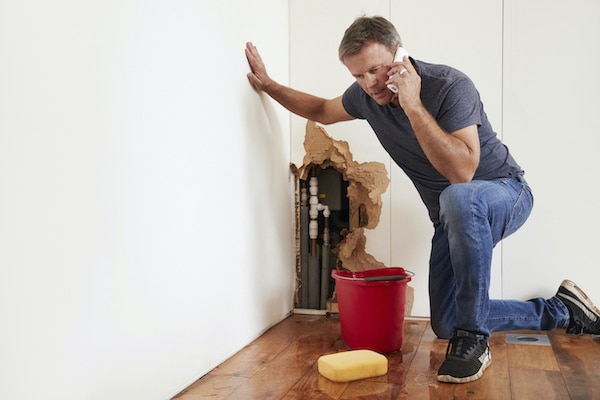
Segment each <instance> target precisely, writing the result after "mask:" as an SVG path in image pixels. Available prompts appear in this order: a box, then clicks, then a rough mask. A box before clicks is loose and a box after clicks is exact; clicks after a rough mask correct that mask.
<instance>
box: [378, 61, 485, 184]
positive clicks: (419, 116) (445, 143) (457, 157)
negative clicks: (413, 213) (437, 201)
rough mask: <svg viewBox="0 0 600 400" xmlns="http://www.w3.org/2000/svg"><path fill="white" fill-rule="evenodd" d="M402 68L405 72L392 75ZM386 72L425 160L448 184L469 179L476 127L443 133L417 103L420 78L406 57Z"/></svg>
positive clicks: (474, 156)
mask: <svg viewBox="0 0 600 400" xmlns="http://www.w3.org/2000/svg"><path fill="white" fill-rule="evenodd" d="M403 69H405V70H406V72H405V73H403V74H401V75H399V76H396V77H394V76H393V75H394V74H395V73H399V72H400V71H402V70H403ZM388 75H390V76H391V78H390V79H389V80H388V82H386V83H395V84H396V85H398V89H399V90H398V102H399V104H400V106H401V107H402V109H403V110H404V112H405V113H406V116H407V117H408V119H409V121H410V123H411V126H412V128H413V131H414V133H415V136H416V138H417V140H418V142H419V144H420V145H421V148H422V149H423V151H424V152H425V155H426V156H427V159H428V160H429V161H430V162H431V164H432V165H433V166H434V168H435V169H436V170H437V171H438V172H439V173H440V174H442V175H443V176H444V177H446V179H448V180H449V181H450V183H464V182H470V181H471V180H472V179H473V176H474V175H475V171H476V170H477V167H478V165H479V157H480V152H481V149H480V144H479V133H478V131H477V126H476V125H471V126H468V127H466V128H463V129H459V130H458V131H456V132H445V131H444V130H443V129H442V128H441V127H440V126H439V124H438V123H437V121H436V120H435V119H434V118H433V117H432V116H431V114H430V113H429V112H428V111H427V110H426V109H425V107H424V106H423V103H421V78H420V77H419V75H418V74H417V71H416V70H415V69H414V67H413V65H412V64H411V62H410V61H409V60H408V59H406V60H405V61H402V62H401V63H397V64H395V65H394V66H393V67H392V68H391V69H390V71H389V72H388Z"/></svg>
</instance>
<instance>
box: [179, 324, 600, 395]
mask: <svg viewBox="0 0 600 400" xmlns="http://www.w3.org/2000/svg"><path fill="white" fill-rule="evenodd" d="M510 333H514V332H510ZM521 333H532V331H521ZM533 333H536V334H540V332H533ZM547 335H548V337H549V338H550V342H551V343H552V347H548V346H546V347H544V346H533V345H525V344H522V345H514V344H506V341H505V340H506V337H505V336H506V335H505V334H504V333H494V334H493V335H492V337H491V338H490V350H491V353H492V365H491V366H490V367H489V368H488V370H487V371H486V372H485V374H484V376H483V377H482V378H481V379H479V380H477V381H475V382H471V383H467V384H458V385H457V384H447V383H440V382H438V381H437V370H438V368H439V366H440V365H441V363H442V362H443V360H444V359H445V355H446V347H447V344H448V341H447V340H440V339H437V338H436V337H435V334H434V333H433V331H432V330H431V327H430V325H429V323H428V322H425V321H406V322H405V328H404V344H403V348H402V350H401V351H400V352H396V353H392V354H387V355H386V356H387V357H388V360H389V370H388V373H387V374H386V375H384V376H381V377H375V378H370V379H363V380H360V381H355V382H350V383H335V382H331V381H329V380H328V379H326V378H324V377H323V376H321V375H320V374H319V373H318V370H317V360H318V358H319V357H320V356H321V355H324V354H329V353H334V352H339V351H347V350H349V348H348V347H347V346H346V344H345V343H344V342H343V341H342V339H341V333H340V327H339V319H338V318H336V317H333V318H329V319H328V318H325V317H322V316H300V315H294V316H291V317H289V318H287V319H286V320H284V321H283V322H281V323H280V324H278V325H277V326H275V327H274V328H272V329H270V330H269V331H267V332H265V334H264V335H262V336H261V337H260V338H258V339H257V340H255V341H254V342H252V343H251V344H249V345H248V346H246V347H245V348H244V349H243V350H242V351H240V352H239V353H238V354H236V355H234V356H233V357H231V358H230V359H229V360H227V361H226V362H224V363H223V364H222V365H220V366H219V367H217V368H215V369H214V370H213V371H211V372H210V373H209V374H207V375H206V376H204V377H202V378H201V379H199V380H198V381H197V382H195V383H194V384H193V385H192V386H190V387H189V388H188V389H186V390H185V391H184V392H182V393H181V394H179V395H178V396H177V397H176V398H175V399H176V400H196V399H203V398H218V399H229V400H231V399H233V400H236V399H244V400H245V399H285V400H293V399H298V398H304V399H317V400H319V399H352V398H354V399H356V398H360V399H367V400H368V399H411V400H413V399H417V400H418V399H443V400H446V399H486V400H495V399H502V400H504V399H511V398H512V399H517V400H529V399H532V400H534V399H539V398H544V399H573V400H579V399H600V338H597V337H590V336H572V335H566V334H565V332H564V329H562V330H560V329H558V330H555V331H552V332H547Z"/></svg>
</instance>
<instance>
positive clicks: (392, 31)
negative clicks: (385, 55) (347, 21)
mask: <svg viewBox="0 0 600 400" xmlns="http://www.w3.org/2000/svg"><path fill="white" fill-rule="evenodd" d="M371 42H378V43H381V44H383V45H384V46H385V47H386V48H387V49H388V50H389V51H390V53H392V54H394V53H395V52H396V49H397V48H398V46H402V40H401V39H400V34H399V33H398V31H397V30H396V28H395V27H394V25H393V24H392V23H391V22H390V21H388V20H387V19H385V18H383V17H380V16H374V17H366V16H362V17H358V18H357V19H356V20H354V22H353V23H352V25H350V26H349V27H348V29H346V32H344V37H343V38H342V41H341V43H340V47H339V48H338V55H339V58H340V61H341V62H342V63H343V62H344V57H346V56H352V55H355V54H358V53H359V52H360V51H361V50H362V48H363V47H364V46H365V45H366V44H368V43H371Z"/></svg>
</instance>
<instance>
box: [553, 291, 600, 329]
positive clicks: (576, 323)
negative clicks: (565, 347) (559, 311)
mask: <svg viewBox="0 0 600 400" xmlns="http://www.w3.org/2000/svg"><path fill="white" fill-rule="evenodd" d="M556 296H557V297H558V298H559V299H561V300H562V302H563V303H565V305H566V306H567V308H568V309H569V314H570V316H571V320H570V321H569V327H568V328H567V333H570V334H573V335H581V334H584V333H589V334H592V335H600V310H598V308H597V307H596V306H595V305H594V304H593V303H592V301H591V300H590V298H589V297H588V296H587V294H585V293H584V292H583V290H581V289H579V287H578V286H577V285H576V284H574V283H573V282H571V281H569V280H564V281H563V283H561V284H560V287H559V288H558V293H556Z"/></svg>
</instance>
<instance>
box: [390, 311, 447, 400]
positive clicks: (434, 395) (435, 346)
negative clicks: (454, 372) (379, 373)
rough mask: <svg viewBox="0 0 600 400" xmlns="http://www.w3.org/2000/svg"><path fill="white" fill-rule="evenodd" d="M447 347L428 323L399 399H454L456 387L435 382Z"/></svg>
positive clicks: (444, 341)
mask: <svg viewBox="0 0 600 400" xmlns="http://www.w3.org/2000/svg"><path fill="white" fill-rule="evenodd" d="M447 347H448V341H447V340H442V339H438V338H437V337H436V336H435V334H434V333H433V330H432V329H431V326H430V325H429V323H428V324H427V328H426V329H425V331H424V332H423V337H422V339H421V342H420V343H419V345H418V348H417V352H416V354H415V356H414V358H413V360H412V362H411V363H410V367H409V369H408V373H407V375H406V383H405V386H404V387H403V389H402V392H401V393H400V396H399V397H398V398H399V399H410V400H421V399H423V400H434V399H440V400H446V399H453V398H454V391H455V390H456V385H454V384H449V383H441V382H438V380H437V371H438V369H439V367H440V365H441V364H442V362H443V361H444V359H445V358H446V348H447Z"/></svg>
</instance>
